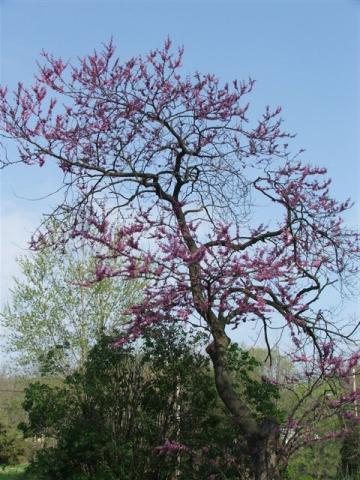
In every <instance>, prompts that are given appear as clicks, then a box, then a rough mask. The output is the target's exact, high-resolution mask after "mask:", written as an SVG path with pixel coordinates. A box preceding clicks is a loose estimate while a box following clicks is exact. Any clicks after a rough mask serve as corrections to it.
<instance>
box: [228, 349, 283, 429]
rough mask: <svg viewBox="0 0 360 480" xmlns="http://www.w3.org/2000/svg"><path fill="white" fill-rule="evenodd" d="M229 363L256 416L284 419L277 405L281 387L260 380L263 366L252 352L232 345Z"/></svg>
mask: <svg viewBox="0 0 360 480" xmlns="http://www.w3.org/2000/svg"><path fill="white" fill-rule="evenodd" d="M228 362H229V366H230V369H231V371H232V372H233V374H234V377H235V379H236V382H237V386H238V388H239V389H240V390H241V391H242V393H243V395H244V397H245V399H246V402H247V404H248V405H250V406H252V407H253V411H254V415H256V416H271V417H276V418H278V419H279V420H282V419H283V416H284V412H283V411H282V410H280V409H279V408H278V407H277V405H276V400H278V399H279V398H280V390H279V387H278V386H277V385H275V384H273V383H271V382H270V381H268V380H267V379H266V378H264V377H261V376H260V378H259V373H258V372H259V369H260V367H261V366H262V365H263V364H262V363H261V362H260V361H258V360H257V359H256V358H255V357H254V356H253V355H252V354H251V353H250V352H248V351H245V350H242V349H241V348H240V347H239V346H238V345H237V344H236V343H233V344H231V345H230V348H229V350H228Z"/></svg>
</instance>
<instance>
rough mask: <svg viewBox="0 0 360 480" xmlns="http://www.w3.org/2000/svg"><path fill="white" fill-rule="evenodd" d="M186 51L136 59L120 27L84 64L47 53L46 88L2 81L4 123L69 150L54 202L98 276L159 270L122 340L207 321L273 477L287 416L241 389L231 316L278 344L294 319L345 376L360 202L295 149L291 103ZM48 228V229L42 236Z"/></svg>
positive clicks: (48, 147)
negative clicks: (260, 107) (333, 301)
mask: <svg viewBox="0 0 360 480" xmlns="http://www.w3.org/2000/svg"><path fill="white" fill-rule="evenodd" d="M182 55H183V51H182V49H179V50H178V51H177V52H173V50H172V48H171V42H170V41H169V40H167V41H166V42H165V45H164V47H163V48H160V49H156V50H154V51H151V52H150V53H149V54H148V55H147V56H146V57H141V56H139V57H134V58H132V59H130V60H128V61H125V62H120V60H119V59H116V58H115V56H114V46H113V44H112V42H109V43H108V44H106V45H105V46H104V49H103V50H102V51H101V52H96V51H95V52H94V53H93V54H91V55H88V56H85V57H83V58H81V59H79V61H78V62H77V63H76V64H71V63H65V62H64V61H63V60H62V59H60V58H55V57H53V56H52V55H50V54H48V53H44V54H43V57H44V61H43V63H42V64H41V65H40V67H39V72H38V75H37V76H36V81H35V84H34V85H33V86H32V87H30V88H26V87H24V86H23V85H22V84H21V83H19V84H18V87H17V89H16V90H15V91H14V93H13V96H12V97H10V96H9V95H8V93H7V91H6V88H4V87H3V88H2V89H1V91H0V129H1V131H2V133H3V135H4V136H6V137H9V138H10V139H12V140H14V141H15V142H16V144H17V146H18V150H19V162H23V163H24V164H28V165H31V164H35V165H39V166H42V165H44V163H45V162H55V163H57V164H58V166H59V168H60V171H61V172H62V174H63V182H64V183H63V186H64V191H65V198H64V202H63V203H62V204H61V205H59V206H58V208H57V209H56V210H55V212H54V215H56V217H57V219H58V221H60V222H62V235H61V236H58V240H57V243H58V244H63V242H66V241H67V240H68V239H77V241H79V242H85V243H87V244H90V245H91V246H92V248H93V250H94V252H95V253H96V252H97V253H96V255H97V259H98V263H97V265H96V268H95V271H94V277H93V279H92V280H89V281H88V284H92V283H93V282H96V281H99V280H102V279H104V278H112V277H121V278H124V279H133V278H145V279H146V281H147V282H148V283H147V286H146V288H145V290H144V297H143V299H142V301H141V302H140V303H139V304H137V305H134V306H133V307H131V308H129V309H128V310H127V311H126V312H124V313H126V314H127V315H128V316H129V321H130V323H131V325H130V328H129V329H128V332H127V334H126V335H125V336H123V337H122V338H120V339H119V340H118V342H117V345H118V346H120V345H123V344H124V343H126V342H128V341H129V340H131V339H136V338H138V337H139V336H140V335H141V333H142V332H143V331H144V329H146V328H148V327H149V326H151V325H156V324H158V323H162V322H172V321H174V322H184V323H185V322H190V323H191V324H194V325H198V326H201V327H203V328H204V329H205V330H206V331H207V332H208V333H209V335H210V336H211V341H210V343H209V345H208V347H207V352H208V353H209V355H210V357H211V360H212V364H213V368H214V373H215V382H216V386H217V391H218V394H219V395H220V397H221V399H222V400H223V402H224V404H225V405H226V407H227V408H228V410H229V411H230V412H231V414H232V415H233V419H234V422H235V424H236V425H237V426H238V428H239V429H240V431H241V432H242V434H243V435H244V436H245V438H246V440H247V445H248V451H249V455H250V456H251V458H252V460H253V473H254V477H255V478H256V479H257V480H259V479H268V478H272V479H275V478H279V473H278V466H277V465H278V458H279V455H281V450H280V449H279V438H280V427H279V421H278V419H276V418H274V417H273V416H272V415H263V416H262V417H261V418H257V417H256V416H254V415H253V414H252V412H251V410H250V409H249V407H248V405H247V404H246V403H245V402H244V401H243V400H242V399H241V397H239V395H238V393H237V391H236V388H235V387H234V381H233V378H232V372H231V369H230V368H229V361H228V351H229V345H230V339H229V336H228V331H229V329H230V328H234V329H238V330H239V331H240V334H241V327H242V325H243V324H244V323H246V322H253V321H254V322H257V325H258V329H259V334H261V335H263V336H264V339H265V342H266V343H267V344H268V350H269V354H270V355H271V350H272V345H271V339H270V337H269V335H268V333H269V330H271V329H272V328H274V329H278V331H279V332H282V331H283V330H287V331H288V336H289V337H290V338H291V339H292V342H293V347H294V348H293V353H292V359H293V360H294V361H295V362H297V363H298V364H299V365H303V367H304V369H303V370H304V375H305V377H313V381H314V382H315V383H316V382H317V380H318V379H329V378H333V377H334V376H340V377H342V378H347V376H348V374H349V372H350V370H351V368H352V367H353V366H354V365H355V364H356V363H357V361H358V358H359V352H358V351H356V349H355V348H354V346H353V344H352V343H351V339H352V337H353V333H354V332H353V328H352V327H350V328H349V329H346V328H345V326H344V325H339V324H337V323H336V322H334V321H332V319H331V317H329V316H327V315H326V314H325V313H324V311H323V310H322V309H320V307H319V306H318V305H319V302H318V301H319V299H320V298H321V296H322V294H323V292H324V291H325V290H327V289H328V288H330V287H333V286H334V285H342V286H343V287H344V286H346V285H349V284H350V283H351V278H353V276H354V275H355V274H356V273H357V271H358V266H357V265H358V264H357V262H358V258H359V242H358V240H359V237H358V234H357V233H356V232H354V231H352V230H351V229H350V228H347V227H346V226H345V225H344V223H343V221H342V214H343V212H344V211H346V210H347V209H348V208H350V207H351V202H350V201H349V200H346V201H344V202H338V201H336V200H334V199H333V198H332V197H331V195H330V192H329V187H330V180H329V179H328V178H327V176H326V169H324V168H320V167H318V166H313V165H308V164H306V163H304V162H303V161H302V160H301V159H300V157H299V155H298V153H296V154H292V153H290V149H289V142H290V140H291V135H290V134H288V133H286V132H285V131H284V130H283V128H282V120H281V117H280V112H281V109H280V108H275V109H271V108H270V107H267V108H266V109H265V111H264V113H263V115H262V116H261V118H260V119H259V120H257V121H250V119H249V111H250V110H249V103H248V102H247V97H248V95H249V94H250V92H251V91H252V89H253V86H254V81H253V80H252V79H249V80H247V81H245V82H242V81H237V80H235V81H234V82H232V83H225V84H221V82H220V81H219V80H218V79H217V78H216V77H215V76H214V75H211V74H205V75H203V74H200V73H198V72H196V73H195V74H194V75H185V76H182V75H181V63H182ZM50 92H51V93H50ZM3 163H4V164H6V163H11V162H9V161H8V160H7V158H6V157H4V159H3ZM264 204H265V205H268V207H267V208H264ZM259 211H260V213H259ZM264 211H265V212H266V213H265V215H263V214H262V213H264ZM264 216H265V218H262V217H264ZM259 217H260V221H259V220H258V218H259ZM70 218H73V219H74V220H73V221H72V222H71V221H69V219H70ZM49 238H53V234H52V232H51V231H50V232H49V231H46V230H42V231H40V232H39V234H38V235H37V236H36V237H35V238H34V241H33V246H34V247H35V248H39V247H41V246H42V245H44V244H46V242H47V241H48V240H49ZM114 258H121V259H122V263H121V265H120V266H119V267H116V268H114V267H113V264H112V262H113V260H114ZM264 381H265V380H264ZM355 393H356V392H355ZM333 401H334V402H335V400H333ZM344 401H345V400H344ZM346 401H347V402H348V401H349V398H347V400H346ZM352 401H354V398H352ZM340 403H341V400H340ZM334 405H335V403H334Z"/></svg>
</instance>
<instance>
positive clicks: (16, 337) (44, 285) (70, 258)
mask: <svg viewBox="0 0 360 480" xmlns="http://www.w3.org/2000/svg"><path fill="white" fill-rule="evenodd" d="M66 248H67V250H65V251H62V252H60V251H54V250H52V249H50V248H46V249H44V250H41V251H39V252H36V253H34V254H33V255H32V256H28V257H22V258H20V259H19V260H18V263H19V265H20V268H21V271H22V277H23V279H21V280H20V279H15V286H14V288H13V289H12V297H11V302H10V303H9V304H8V305H6V306H5V308H4V310H3V312H2V314H1V323H2V326H3V327H5V329H6V331H7V332H8V335H7V348H8V351H9V352H14V353H16V356H15V358H16V360H18V361H19V363H20V366H21V368H22V370H26V369H28V370H29V369H30V371H31V372H32V373H33V372H40V373H41V374H43V375H51V374H53V375H54V374H61V375H66V374H69V373H70V372H71V371H72V370H73V369H74V368H75V367H77V366H79V365H82V364H83V363H84V361H85V359H86V356H87V354H88V352H89V350H90V349H91V347H92V346H93V345H94V344H95V343H96V341H97V340H98V339H99V338H100V336H101V335H102V333H104V332H105V333H108V334H109V333H112V332H113V331H115V330H119V329H121V327H122V324H123V321H124V318H123V316H122V313H121V312H122V310H123V309H124V308H127V307H128V306H130V305H131V304H133V303H135V302H136V301H138V300H139V299H140V295H141V289H142V285H141V284H140V283H139V282H137V281H133V282H129V281H128V282H123V281H121V280H120V279H104V280H102V281H101V282H97V283H95V284H93V285H90V286H85V285H84V283H85V282H86V281H87V280H88V279H89V278H90V277H91V275H92V273H91V272H93V271H94V270H95V264H96V259H95V258H94V257H93V256H92V255H91V253H90V252H89V251H88V250H86V249H84V248H83V249H75V247H74V246H72V245H67V247H66Z"/></svg>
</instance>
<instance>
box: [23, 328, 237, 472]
mask: <svg viewBox="0 0 360 480" xmlns="http://www.w3.org/2000/svg"><path fill="white" fill-rule="evenodd" d="M200 346H201V341H200V338H198V337H194V336H190V335H185V334H184V333H182V332H181V331H179V330H178V329H175V328H173V327H172V328H166V329H164V328H159V329H155V330H154V331H153V332H152V333H151V334H150V333H149V334H147V335H146V336H145V338H144V340H143V343H142V345H140V346H138V347H136V348H135V347H134V346H132V347H127V348H123V349H120V350H114V349H112V348H111V338H109V337H103V338H102V340H101V341H100V342H99V343H98V344H97V345H96V346H95V347H94V348H93V349H92V350H91V352H90V354H89V357H88V360H87V361H86V364H85V368H84V369H82V370H81V371H78V372H77V373H75V374H72V375H70V376H68V377H67V378H66V380H65V385H64V386H60V387H50V386H48V385H44V384H41V383H39V382H37V383H34V384H33V385H31V386H30V387H29V388H28V389H27V391H26V398H25V402H24V408H25V409H26V411H27V412H28V415H29V420H28V422H27V423H26V424H23V425H22V427H21V428H22V430H23V431H24V433H25V435H26V436H35V435H36V436H41V435H45V436H46V438H47V444H46V445H45V448H44V449H42V450H41V451H39V452H38V454H37V455H36V458H35V459H34V461H33V462H32V464H31V467H30V471H31V472H33V473H34V475H35V477H36V478H37V479H38V480H50V479H51V480H60V479H61V480H63V479H65V478H66V479H68V480H80V479H82V480H87V479H97V480H102V479H103V480H105V479H106V480H112V479H114V480H115V479H119V480H120V479H121V480H153V479H158V480H170V479H171V478H174V474H175V472H177V478H178V479H179V480H188V479H189V478H191V479H193V480H197V479H198V480H200V479H201V480H203V479H204V478H207V477H208V476H209V475H211V474H213V475H216V474H218V475H222V477H221V476H220V477H219V478H227V479H229V480H231V479H238V478H241V477H240V476H241V473H240V472H245V471H246V461H245V458H244V445H243V443H242V440H241V437H240V436H239V435H238V432H237V431H236V429H235V427H234V426H233V424H232V422H231V419H230V417H229V416H228V415H227V414H226V413H225V412H224V411H223V409H222V406H221V405H219V403H218V397H217V393H216V391H215V388H214V384H213V379H212V372H211V370H210V367H209V364H208V360H207V358H206V357H204V355H202V354H201V353H200V352H199V347H200ZM234 439H238V440H235V441H234ZM167 441H168V442H170V444H172V445H175V444H176V445H179V450H176V449H175V450H174V449H172V448H168V449H167V448H166V447H165V446H164V445H166V442H167ZM220 472H221V473H220ZM214 478H215V477H214Z"/></svg>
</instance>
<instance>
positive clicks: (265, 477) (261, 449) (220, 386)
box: [206, 329, 281, 480]
mask: <svg viewBox="0 0 360 480" xmlns="http://www.w3.org/2000/svg"><path fill="white" fill-rule="evenodd" d="M213 338H214V342H213V343H211V344H210V345H208V347H207V349H206V351H207V353H208V354H209V355H210V358H211V360H212V364H213V366H214V374H215V384H216V388H217V391H218V393H219V396H220V398H221V399H222V401H223V402H224V404H225V406H226V407H227V409H228V410H229V411H230V413H231V414H232V415H233V419H234V422H235V424H236V425H237V426H238V427H239V428H240V430H241V432H242V434H243V435H244V437H245V439H246V441H247V445H248V452H249V457H250V459H251V469H252V472H251V473H252V478H253V479H254V480H281V477H280V473H279V465H278V456H277V451H278V445H279V426H278V423H277V422H276V420H275V419H272V418H266V419H264V420H262V421H261V422H259V421H257V420H256V419H255V418H254V417H253V414H252V412H251V410H250V409H249V407H248V406H247V405H246V404H245V403H244V402H243V400H242V399H241V398H240V397H239V395H238V392H237V391H236V389H235V388H234V385H233V382H232V379H231V373H230V372H229V369H228V367H227V360H226V350H227V348H228V346H229V344H230V340H229V338H228V337H227V336H226V334H225V332H223V331H221V330H220V329H219V330H217V331H216V332H214V331H213Z"/></svg>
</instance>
